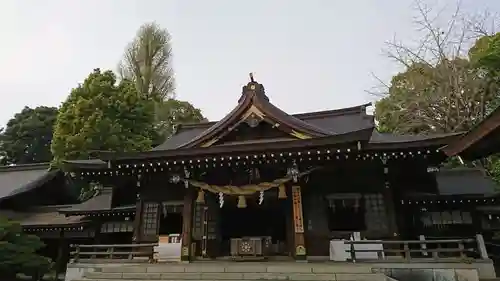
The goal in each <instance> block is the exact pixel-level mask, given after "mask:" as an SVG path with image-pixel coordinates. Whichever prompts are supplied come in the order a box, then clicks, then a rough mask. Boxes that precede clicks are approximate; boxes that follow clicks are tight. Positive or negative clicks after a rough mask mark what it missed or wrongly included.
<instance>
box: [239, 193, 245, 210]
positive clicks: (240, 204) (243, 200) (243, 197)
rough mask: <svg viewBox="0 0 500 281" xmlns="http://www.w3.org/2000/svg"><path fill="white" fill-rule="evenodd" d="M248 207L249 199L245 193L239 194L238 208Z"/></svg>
mask: <svg viewBox="0 0 500 281" xmlns="http://www.w3.org/2000/svg"><path fill="white" fill-rule="evenodd" d="M246 207H247V199H246V198H245V196H244V195H240V196H238V208H240V209H242V208H246Z"/></svg>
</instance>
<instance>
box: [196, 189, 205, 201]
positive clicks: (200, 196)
mask: <svg viewBox="0 0 500 281" xmlns="http://www.w3.org/2000/svg"><path fill="white" fill-rule="evenodd" d="M196 203H200V204H205V192H204V191H203V189H200V190H199V191H198V197H197V198H196Z"/></svg>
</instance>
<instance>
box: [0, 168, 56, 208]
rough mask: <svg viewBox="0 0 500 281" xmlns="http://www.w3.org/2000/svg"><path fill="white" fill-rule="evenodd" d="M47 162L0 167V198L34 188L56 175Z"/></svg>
mask: <svg viewBox="0 0 500 281" xmlns="http://www.w3.org/2000/svg"><path fill="white" fill-rule="evenodd" d="M49 168H50V166H49V164H48V163H42V164H28V165H16V166H4V167H0V200H4V199H7V198H10V197H12V196H14V195H17V194H21V193H24V192H28V191H31V190H34V189H36V188H38V187H40V186H42V185H43V184H45V183H47V182H48V181H49V180H51V179H53V178H55V177H56V175H57V174H58V173H60V171H59V170H54V171H50V170H49Z"/></svg>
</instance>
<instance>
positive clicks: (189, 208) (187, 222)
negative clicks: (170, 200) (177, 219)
mask: <svg viewBox="0 0 500 281" xmlns="http://www.w3.org/2000/svg"><path fill="white" fill-rule="evenodd" d="M194 195H195V193H194V190H192V189H188V190H187V192H186V195H184V206H183V210H182V246H181V260H182V261H189V260H190V259H191V256H192V250H193V249H192V247H191V241H192V235H191V231H192V229H193V208H194Z"/></svg>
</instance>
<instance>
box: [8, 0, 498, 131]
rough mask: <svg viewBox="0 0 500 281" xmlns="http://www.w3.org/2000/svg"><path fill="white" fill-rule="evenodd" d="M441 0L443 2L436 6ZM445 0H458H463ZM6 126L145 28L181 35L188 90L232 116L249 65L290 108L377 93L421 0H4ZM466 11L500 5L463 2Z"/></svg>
mask: <svg viewBox="0 0 500 281" xmlns="http://www.w3.org/2000/svg"><path fill="white" fill-rule="evenodd" d="M433 2H435V1H432V3H433ZM440 2H441V3H445V4H448V5H450V6H453V4H454V2H455V1H453V0H448V1H445V0H442V1H440ZM0 5H1V8H0V34H1V35H2V43H3V44H2V51H1V52H0V94H1V96H2V103H0V124H5V123H6V122H7V120H8V119H10V118H11V117H12V115H13V114H14V113H16V112H18V111H20V110H21V109H22V108H23V107H24V106H25V105H28V106H38V105H48V106H58V105H60V104H61V102H63V101H64V99H65V98H66V96H67V95H68V93H69V92H70V90H71V88H73V87H75V86H76V85H77V84H78V83H79V82H82V81H83V79H84V78H85V77H86V76H87V75H88V74H89V73H90V72H91V71H92V69H94V68H97V67H99V68H101V69H113V70H115V69H116V65H117V64H118V62H119V60H120V57H121V55H122V54H123V51H124V48H125V46H126V44H127V43H128V42H129V41H131V40H132V38H133V37H134V35H135V33H136V31H137V29H138V28H139V26H140V25H141V24H143V23H145V22H150V21H156V22H157V23H158V24H160V25H161V26H162V27H165V28H167V29H168V30H169V31H170V32H171V34H172V36H173V51H174V60H173V64H174V69H175V72H176V77H177V94H178V98H179V99H182V100H187V101H190V102H191V103H193V104H194V105H195V106H196V107H199V108H201V109H202V111H203V113H204V115H205V116H207V117H208V118H209V119H210V120H216V119H220V118H221V117H223V116H224V114H225V113H227V112H228V111H229V110H231V109H232V107H234V106H235V105H236V102H237V100H238V98H239V95H240V94H241V86H242V85H244V84H246V83H247V82H248V73H249V72H254V75H255V78H256V80H257V81H259V82H260V83H263V84H264V85H265V87H266V91H267V94H268V96H269V97H270V99H271V101H272V102H273V103H274V104H276V105H277V106H279V107H281V108H282V109H284V110H285V111H288V112H290V113H298V112H306V111H315V110H326V109H334V108H342V107H347V106H352V105H357V104H362V103H364V102H367V101H373V96H370V95H368V94H367V93H366V92H365V91H366V90H369V89H370V88H372V87H373V86H375V85H377V82H376V81H375V80H374V79H373V77H372V76H371V73H372V72H373V73H376V74H377V75H378V76H380V77H382V78H383V79H385V80H388V79H390V77H391V76H392V75H393V74H394V73H396V72H397V70H398V68H397V66H396V65H395V64H394V63H392V62H391V61H390V60H389V59H388V58H386V57H385V56H384V55H383V54H382V51H381V50H382V48H383V47H384V42H386V41H388V40H391V39H392V38H393V37H394V35H396V36H398V37H399V38H402V39H404V40H411V39H412V38H415V37H416V36H417V33H416V31H415V29H414V26H413V25H412V18H413V16H414V15H415V13H414V11H413V10H412V0H397V1H396V0H392V1H391V0H377V1H374V0H356V1H334V0H308V1H304V0H302V1H299V0H254V1H241V0H210V1H206V0H183V1H181V0H141V1H139V0H137V1H134V0H99V1H98V0H72V1H67V0H44V1H39V0H17V1H16V0H1V1H0ZM463 7H464V12H467V13H470V14H473V13H476V12H477V11H484V10H485V9H489V10H490V11H492V12H500V1H498V0H463Z"/></svg>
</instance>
